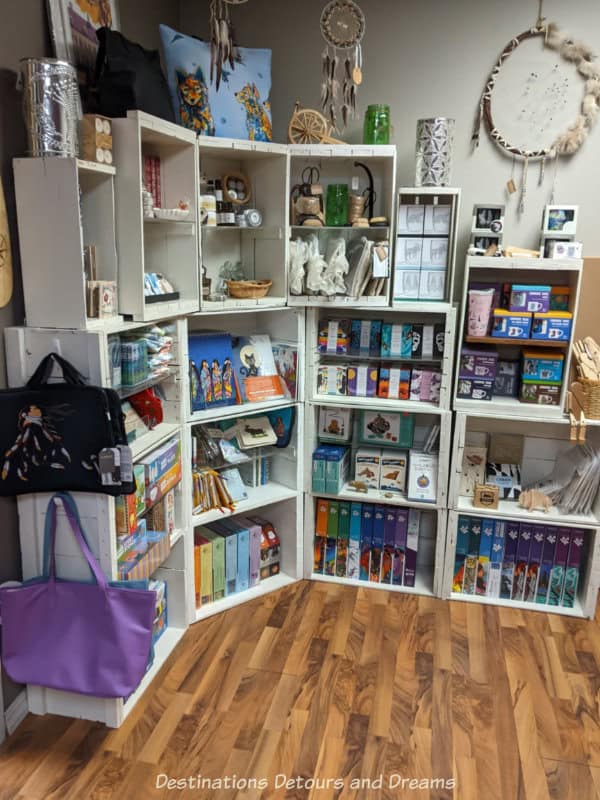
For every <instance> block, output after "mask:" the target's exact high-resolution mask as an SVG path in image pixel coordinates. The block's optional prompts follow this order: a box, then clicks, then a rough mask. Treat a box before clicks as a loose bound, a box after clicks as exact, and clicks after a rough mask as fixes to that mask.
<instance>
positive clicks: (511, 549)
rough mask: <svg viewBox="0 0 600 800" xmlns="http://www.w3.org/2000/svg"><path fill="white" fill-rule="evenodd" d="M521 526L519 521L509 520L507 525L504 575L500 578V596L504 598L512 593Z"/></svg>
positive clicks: (508, 598) (508, 597)
mask: <svg viewBox="0 0 600 800" xmlns="http://www.w3.org/2000/svg"><path fill="white" fill-rule="evenodd" d="M519 527H520V526H519V523H518V522H512V521H511V522H508V523H507V525H506V535H505V537H504V557H503V559H502V576H501V578H500V597H501V598H502V599H504V600H510V597H511V595H512V585H513V575H514V571H515V559H516V557H517V545H518V542H519Z"/></svg>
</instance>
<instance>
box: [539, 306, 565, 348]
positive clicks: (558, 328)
mask: <svg viewBox="0 0 600 800" xmlns="http://www.w3.org/2000/svg"><path fill="white" fill-rule="evenodd" d="M572 325H573V314H571V313H570V312H569V311H548V312H546V313H545V314H542V313H539V314H534V315H533V323H532V325H531V338H532V339H546V340H554V341H560V342H568V341H569V339H570V338H571V328H572Z"/></svg>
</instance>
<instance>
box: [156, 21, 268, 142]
mask: <svg viewBox="0 0 600 800" xmlns="http://www.w3.org/2000/svg"><path fill="white" fill-rule="evenodd" d="M160 37H161V43H162V49H163V55H164V60H165V64H166V71H167V82H168V84H169V91H170V93H171V101H172V103H173V108H174V111H175V118H176V120H177V121H178V122H179V123H180V124H181V125H183V126H184V127H186V128H190V129H191V130H195V131H197V132H198V133H199V134H201V135H204V136H225V137H230V138H232V139H252V140H254V141H260V142H270V141H271V139H272V128H271V107H270V103H269V94H270V92H271V51H270V50H251V49H248V48H246V47H238V48H237V50H238V60H237V61H236V64H235V68H234V69H233V70H230V69H229V68H228V65H226V67H225V68H224V69H223V78H222V80H221V85H220V87H219V91H217V89H216V85H215V84H214V83H213V84H211V83H210V45H209V44H208V43H207V42H203V41H202V40H200V39H196V38H194V37H192V36H184V35H183V34H182V33H178V32H177V31H174V30H173V29H172V28H169V27H167V26H166V25H161V26H160Z"/></svg>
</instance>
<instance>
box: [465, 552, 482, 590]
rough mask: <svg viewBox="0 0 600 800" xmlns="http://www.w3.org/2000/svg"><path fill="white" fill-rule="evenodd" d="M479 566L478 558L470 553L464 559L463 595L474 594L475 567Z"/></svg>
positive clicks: (475, 581)
mask: <svg viewBox="0 0 600 800" xmlns="http://www.w3.org/2000/svg"><path fill="white" fill-rule="evenodd" d="M478 565H479V556H476V555H475V556H474V555H471V554H470V553H469V554H468V555H467V557H466V558H465V575H464V578H463V590H462V593H463V594H475V587H476V584H477V567H478Z"/></svg>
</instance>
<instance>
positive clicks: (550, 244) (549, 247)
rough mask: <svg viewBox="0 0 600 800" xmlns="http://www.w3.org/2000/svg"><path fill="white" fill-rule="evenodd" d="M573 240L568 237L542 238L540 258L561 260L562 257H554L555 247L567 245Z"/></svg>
mask: <svg viewBox="0 0 600 800" xmlns="http://www.w3.org/2000/svg"><path fill="white" fill-rule="evenodd" d="M572 241H573V239H572V238H571V237H570V236H543V237H542V243H541V246H540V256H541V257H542V258H562V256H558V255H555V245H557V244H563V245H566V244H569V243H570V242H572Z"/></svg>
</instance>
